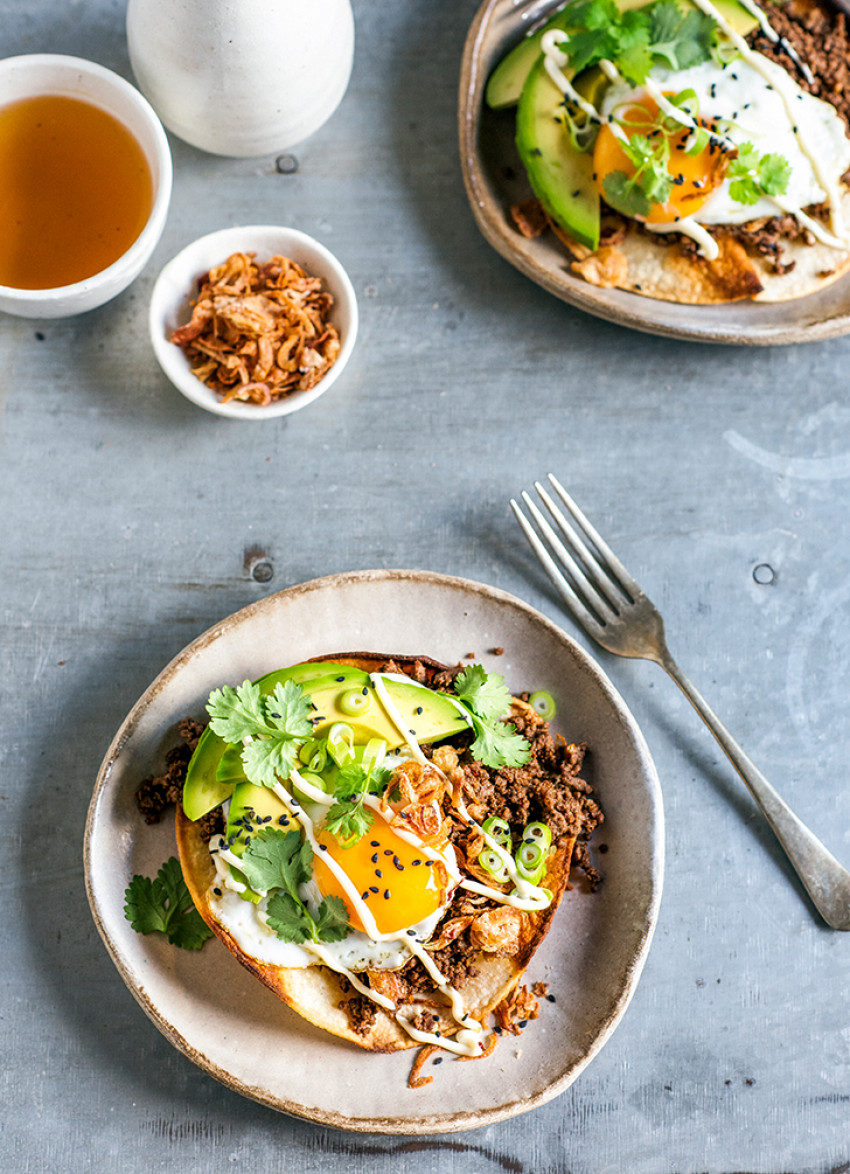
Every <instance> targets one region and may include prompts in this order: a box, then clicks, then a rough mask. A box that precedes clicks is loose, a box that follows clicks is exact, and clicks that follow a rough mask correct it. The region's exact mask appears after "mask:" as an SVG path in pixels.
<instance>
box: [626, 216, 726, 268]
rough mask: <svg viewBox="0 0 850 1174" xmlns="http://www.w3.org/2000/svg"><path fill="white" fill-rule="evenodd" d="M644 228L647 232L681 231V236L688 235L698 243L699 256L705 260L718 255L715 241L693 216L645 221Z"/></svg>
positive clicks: (717, 246) (711, 259)
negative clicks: (651, 221) (664, 222)
mask: <svg viewBox="0 0 850 1174" xmlns="http://www.w3.org/2000/svg"><path fill="white" fill-rule="evenodd" d="M644 228H645V229H646V230H647V232H660V233H664V232H681V233H682V235H683V236H689V237H690V238H691V240H692V241H696V243H697V245H699V253H700V256H702V257H705V259H706V261H714V260H715V259H716V258H717V257H719V256H720V247H719V245H718V244H717V241H716V240H715V239H714V237H713V236H712V235H711V233H710V232H709V231H708V229H707V228H703V226H702V225H701V224H697V222H696V220H694V218H693V216H683V217H682V218H681V220H670V221H668V222H667V223H666V224H650V223H649V221H647V222H646V223H645V224H644Z"/></svg>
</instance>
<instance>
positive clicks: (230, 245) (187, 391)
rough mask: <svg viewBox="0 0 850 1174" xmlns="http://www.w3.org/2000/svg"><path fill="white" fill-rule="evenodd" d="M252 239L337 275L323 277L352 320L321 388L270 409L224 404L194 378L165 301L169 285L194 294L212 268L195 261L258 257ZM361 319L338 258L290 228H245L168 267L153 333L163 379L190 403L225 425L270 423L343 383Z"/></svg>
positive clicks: (197, 247)
mask: <svg viewBox="0 0 850 1174" xmlns="http://www.w3.org/2000/svg"><path fill="white" fill-rule="evenodd" d="M252 236H253V237H264V238H265V237H279V238H280V240H281V245H280V249H281V250H284V249H289V250H292V251H294V250H297V249H298V248H299V247H300V248H302V249H304V250H305V251H310V252H311V253H313V254H314V255H316V256H317V257H319V258H320V259H321V261H322V263H323V265H324V266H325V267H326V268H327V270H328V271H329V273H330V274H332V278H330V279H329V278H328V277H327V276H325V275H321V276H322V277H323V280H325V282H326V284H327V285H328V287H329V289H330V292H331V293H332V294H333V297H334V304H335V306H336V307H337V308H338V309H339V310H340V311H343V312H345V313H347V315H348V318H349V324H348V327H347V329H346V330H345V332H344V334H342V333H341V336H340V352H339V355H338V357H337V359H336V362H335V363H334V364H333V366H332V367H331V368H330V370H329V371H328V372H327V373H326V374H325V375H324V376H323V377H322V378H321V379H320V380H319V382H318V383H317V384H315V386H314V387H311V388H310V389H309V390H307V391H296V392H292V393H291V394H290V395H288V396H286V397H285V398H284V399H281V400H278V401H276V402H274V403H271V404H268V405H265V406H264V405H260V404H246V403H241V402H232V403H227V404H224V403H221V402H219V401H218V400H217V399H216V397H215V393H214V392H213V391H211V390H210V388H208V387H207V386H206V385H205V384H203V383H202V382H201V381H200V380H199V379H197V378H196V376H194V375H193V374H192V372H191V370H190V369H189V364H188V361H187V360H186V357H185V355H184V353H183V351H182V350H180V348H179V347H175V346H174V344H173V343H172V342H171V341H170V340H169V339H168V338H167V335H166V331H165V330H164V329H163V327H164V326H165V325H166V321H167V318H168V314H169V312H170V311H171V310H172V309H173V308H174V303H173V302H170V301H167V300H166V298H167V292H166V291H167V290H168V287H169V284H170V283H171V282H176V283H177V284H179V286H180V287H181V288H182V289H183V290H184V293H183V294H182V295H181V296H182V297H183V298H185V297H186V296H187V295H188V292H189V291H190V290H191V282H192V280H193V279H197V277H198V276H200V274H201V273H203V272H204V270H205V268H208V267H209V264H211V263H213V262H206V261H205V260H201V261H198V262H196V261H195V258H196V257H201V258H205V257H206V256H207V255H208V254H209V253H210V252H212V253H214V255H215V256H216V257H219V258H220V260H219V262H218V263H220V262H221V261H223V260H224V259H225V257H226V256H228V255H229V253H230V252H233V251H235V250H236V249H242V250H244V251H246V252H254V251H258V250H257V249H255V248H254V246H253V244H252V240H251V238H252ZM261 247H262V246H261ZM265 247H266V248H267V247H269V246H265ZM275 247H277V246H275ZM332 316H333V312H332ZM359 317H360V316H359V309H358V304H357V295H356V293H355V291H354V286H353V285H352V282H351V278H350V277H349V275H348V273H347V271H346V269H345V267H344V265H343V264H342V262H341V261H340V260H339V258H338V257H337V256H336V255H335V254H334V253H332V252H331V250H330V249H329V248H328V247H327V246H326V245H323V244H322V243H321V241H319V240H317V239H316V238H315V237H314V236H311V235H310V234H309V233H307V232H304V231H302V230H301V229H298V228H289V227H288V226H286V225H280V224H246V225H234V226H232V227H229V228H220V229H216V230H215V231H214V232H209V233H206V234H205V235H204V236H200V237H197V238H196V239H195V240H193V241H191V242H190V243H189V244H187V245H185V246H184V247H183V248H182V249H181V250H180V251H179V252H178V253H176V254H175V255H174V256H173V257H172V258H171V260H170V261H167V262H166V264H165V265H164V266H163V267H162V269H161V270H160V273H159V275H158V276H157V278H156V281H155V282H154V286H153V290H152V291H151V297H150V305H149V310H148V328H149V331H150V338H151V344H152V346H153V350H154V354H155V355H156V358H157V361H158V362H159V365H160V367H161V369H162V372H163V374H164V375H165V376H166V378H168V379H169V380H170V382H171V383H172V384H173V385H174V386H175V387H176V388H177V390H178V391H179V392H181V394H182V395H184V396H185V397H186V398H187V399H188V400H190V401H191V402H192V403H194V404H196V405H197V406H198V407H200V408H203V409H204V410H205V411H208V412H212V413H213V414H214V415H218V416H223V417H225V418H226V419H231V420H269V419H273V418H276V417H278V416H286V415H289V414H291V413H292V412H295V411H298V410H299V409H300V408H305V407H307V406H308V404H311V403H313V401H314V400H316V399H318V398H319V396H320V395H322V394H324V392H326V391H327V390H328V388H329V387H331V385H332V384H333V383H334V382H335V381H336V379H338V378H339V376H340V375H341V374H342V372H343V369H344V368H345V366H346V364H347V362H348V360H349V358H350V357H351V353H352V351H353V349H354V344H355V341H356V339H357V332H358V327H359Z"/></svg>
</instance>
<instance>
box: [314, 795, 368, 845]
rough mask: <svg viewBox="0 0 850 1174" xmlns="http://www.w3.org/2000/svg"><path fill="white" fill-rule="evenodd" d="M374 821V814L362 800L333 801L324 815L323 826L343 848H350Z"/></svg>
mask: <svg viewBox="0 0 850 1174" xmlns="http://www.w3.org/2000/svg"><path fill="white" fill-rule="evenodd" d="M374 821H375V817H374V815H373V814H372V812H371V811H370V810H369V808H368V807H364V806H363V804H362V802H358V803H351V802H348V803H334V805H333V807H331V808H330V809H329V810H328V814H327V816H326V817H325V827H326V828H327V830H328V831H329V832H330V833H331V835H332V836H335V837H336V839H337V840H339V842H340V844H342V846H343V848H350V847H351V846H352V845H353V844H356V843H357V841H358V840H360V839H362V838H363V836H365V835H366V833H367V832H368V830H369V828H370V827H371V826H372V824H373V823H374Z"/></svg>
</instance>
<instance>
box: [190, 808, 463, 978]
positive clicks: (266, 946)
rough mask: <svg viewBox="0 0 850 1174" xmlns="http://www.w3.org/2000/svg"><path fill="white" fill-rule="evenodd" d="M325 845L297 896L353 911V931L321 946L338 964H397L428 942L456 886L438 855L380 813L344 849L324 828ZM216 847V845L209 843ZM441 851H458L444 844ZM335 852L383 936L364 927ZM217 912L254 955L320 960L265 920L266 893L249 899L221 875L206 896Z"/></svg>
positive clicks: (313, 905) (290, 962)
mask: <svg viewBox="0 0 850 1174" xmlns="http://www.w3.org/2000/svg"><path fill="white" fill-rule="evenodd" d="M316 840H317V842H318V844H319V845H320V851H319V852H315V853H314V855H313V876H312V879H311V880H310V881H308V882H307V884H305V885H302V886H301V888H300V890H299V896H300V897H301V899H302V901H304V903H305V904H306V905H307V907H308V908H309V909H310V910H311V912H313V913H315V912H316V911H317V910H318V907H319V905H320V904H321V901H322V900H323V898H325V897H339V898H340V899H341V900H342V901H343V902H344V903H345V905H346V907H347V909H348V915H349V922H350V925H351V929H350V930H349V933H348V934H347V936H346V937H345V938H344V939H343V940H342V941H340V942H323V943H322V951H323V953H324V954H325V955H326V956H327V957H328V959H330V960H332V962H333V965H334V967H335V968H336V967H339V968H341V969H344V970H349V971H354V972H360V971H364V970H397V969H398V968H399V967H401V966H403V965H404V964H405V962H407V961H408V959H409V958H410V957H411V956H412V950H411V947H410V945H409V943H410V942H412V941H418V942H426V941H428V939H429V938H430V937H431V936H432V934H433V932H434V929H435V928H436V926H437V923H438V922H439V920H440V918H441V917H442V916H443V914H444V913H445V911H446V909H447V908H448V905H449V902H450V901H451V897H452V893H453V891H454V885H453V884H452V883H451V881H450V880H449V876H448V872H447V869H446V867H445V866H444V865H443V864H442V863H441V862H440V861H433V860H429V859H427V858H426V856H425V854H424V853H423V851H422V849H421V848H417V847H416V846H415V845H412V844H410V843H408V842H407V841H406V840H403V839H402V838H401V837H400V836H397V835H396V833H395V832H394V831H393V829H392V828H391V827H390V826H389V824H387V823H385V822H384V820H382V819H381V818H376V819H375V821H374V823H373V825H372V827H371V828H370V829H369V831H368V832H367V833H366V834H365V835H364V836H363V837H362V838H361V839H360V840H359V841H358V842H357V843H356V844H354V845H352V846H351V847H349V848H344V847H342V846H341V845H340V844H339V843H338V842H337V841H336V840H335V839H334V837H333V836H331V835H330V834H329V833H328V832H326V831H323V830H321V829H318V830H317V831H316ZM215 846H216V845H214V844H212V843H211V847H215ZM441 854H442V855H443V856H446V855H449V856H450V861H449V862H450V863H451V864H454V853H453V849H452V848H451V847H449V846H446V847H445V848H443V849H442V852H441ZM327 856H330V857H332V858H333V860H334V861H335V862H336V863H337V865H338V866H339V867H340V868H341V869H342V870H343V871H344V873H345V875H346V877H347V878H348V879H349V881H350V882H351V883H352V885H353V886H354V887H355V889H356V891H357V893H358V894H359V897H360V900H361V901H362V902H363V904H364V905H365V906H366V907H367V908H368V909H369V911H370V912H371V914H372V916H373V917H374V920H375V924H376V927H377V930H378V933H379V935H382V938H383V935H387V937H386V938H383V940H382V939H381V938H379V939H378V940H375V939H373V938H372V937H370V936H369V935H368V934H367V933H366V932H365V929H364V925H363V921H362V920H361V916H360V912H359V908H358V902H357V901H354V900H352V898H351V895H350V893H349V892H347V891H346V888H345V886H344V885H343V883H342V882H341V881H340V879H339V877H338V876H337V875H336V873H335V872H334V871H333V869H332V868H331V867H330V866H329V865H328V864H327V863H325V859H326V857H327ZM208 899H209V903H210V907H211V910H212V912H213V915H214V916H215V918H216V920H217V921H218V922H219V924H220V925H222V926H223V927H224V929H226V930H227V931H228V932H229V933H230V934H231V936H232V937H233V939H234V940H235V941H236V943H237V944H238V946H239V948H240V949H241V950H242V952H243V953H244V954H246V955H248V956H249V957H250V958H253V959H254V960H255V961H257V962H260V963H265V964H267V965H272V966H291V967H296V968H302V967H305V966H315V965H319V964H321V962H322V959H320V958H319V957H318V956H317V955H316V953H314V952H313V951H311V950H310V949H308V948H305V947H304V946H301V945H298V944H297V943H294V942H284V941H281V940H280V938H278V936H277V934H276V933H275V932H274V931H273V930H272V929H270V928H269V926H268V925H267V924H266V920H265V911H266V906H267V904H268V898H267V897H263V898H262V899H261V900H260V901H259V903H257V904H254V903H253V902H251V901H247V900H245V899H244V898H243V897H241V896H240V894H239V892H238V886H233V885H232V884H228V883H227V881H226V880H225V881H224V883H222V880H221V875H220V876H219V878H218V880H217V882H216V883H215V884H214V887H213V888H212V889H211V890H210V893H209V895H208Z"/></svg>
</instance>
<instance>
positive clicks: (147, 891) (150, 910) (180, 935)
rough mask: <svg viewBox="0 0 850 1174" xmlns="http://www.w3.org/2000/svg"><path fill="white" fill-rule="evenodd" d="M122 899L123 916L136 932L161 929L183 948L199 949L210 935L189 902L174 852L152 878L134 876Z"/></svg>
mask: <svg viewBox="0 0 850 1174" xmlns="http://www.w3.org/2000/svg"><path fill="white" fill-rule="evenodd" d="M124 900H125V902H126V904H125V906H124V916H125V917H126V918H127V920H128V921H129V922H130V924H131V925H132V927H133V929H134V930H135V931H136V932H137V933H141V934H149V933H164V934H165V935H166V937H167V938H168V941H169V942H170V943H171V944H172V945H173V946H180V947H182V949H184V950H199V949H200V948H201V946H202V945H203V944H204V942H206V941H207V940H208V939H209V938H211V937H212V936H213V933H212V930H211V929H210V928H209V926H208V925H207V924H206V923H205V922H204V920H203V918H202V917H201V915H200V913H199V912H198V911H197V909H196V908H195V906H194V904H193V902H192V896H191V894H190V892H189V890H188V888H187V887H186V882H185V880H184V879H183V871H182V869H181V868H180V861H179V860H178V859H177V857H176V856H172V857H170V858H169V859H168V860H166V861H165V863H164V864H163V865H162V867H161V868H160V870H159V872H158V873H157V874H156V877H154V878H153V880H151V878H150V877H147V876H134V877H133V879H132V881H131V882H130V885H129V887H128V888H127V889H126V890H125V892H124Z"/></svg>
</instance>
